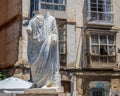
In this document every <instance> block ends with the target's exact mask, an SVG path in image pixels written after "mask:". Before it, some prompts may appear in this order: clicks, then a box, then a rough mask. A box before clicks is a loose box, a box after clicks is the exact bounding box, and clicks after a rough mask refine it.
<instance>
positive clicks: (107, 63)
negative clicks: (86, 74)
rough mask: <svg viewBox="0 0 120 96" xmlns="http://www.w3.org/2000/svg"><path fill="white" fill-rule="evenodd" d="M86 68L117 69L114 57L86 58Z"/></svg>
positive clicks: (92, 56)
mask: <svg viewBox="0 0 120 96" xmlns="http://www.w3.org/2000/svg"><path fill="white" fill-rule="evenodd" d="M87 63H88V65H87V68H102V69H113V68H116V67H117V63H116V56H107V55H100V56H99V55H98V56H97V55H90V56H87Z"/></svg>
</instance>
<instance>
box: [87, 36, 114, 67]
mask: <svg viewBox="0 0 120 96" xmlns="http://www.w3.org/2000/svg"><path fill="white" fill-rule="evenodd" d="M89 47H90V49H89V50H90V56H88V62H89V63H90V62H91V64H93V65H94V64H95V66H97V65H102V64H113V63H115V62H116V45H115V35H102V34H100V35H99V34H91V35H90V46H89ZM89 60H90V61H89Z"/></svg>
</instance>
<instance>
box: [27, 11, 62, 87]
mask: <svg viewBox="0 0 120 96" xmlns="http://www.w3.org/2000/svg"><path fill="white" fill-rule="evenodd" d="M27 32H28V47H27V53H28V54H27V55H28V62H29V64H30V65H31V74H32V80H33V82H34V83H35V84H37V86H38V87H41V86H44V85H51V86H60V85H61V84H60V82H61V77H60V74H59V68H60V64H59V53H58V52H59V51H58V32H57V26H56V20H55V18H54V17H53V16H51V15H50V14H49V13H46V14H45V15H43V16H42V15H38V14H37V15H35V16H34V17H33V18H32V19H31V20H30V22H29V25H28V28H27ZM48 82H50V83H49V84H48Z"/></svg>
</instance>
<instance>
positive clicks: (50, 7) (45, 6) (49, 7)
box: [41, 4, 53, 9]
mask: <svg viewBox="0 0 120 96" xmlns="http://www.w3.org/2000/svg"><path fill="white" fill-rule="evenodd" d="M41 8H42V9H53V5H51V4H41Z"/></svg>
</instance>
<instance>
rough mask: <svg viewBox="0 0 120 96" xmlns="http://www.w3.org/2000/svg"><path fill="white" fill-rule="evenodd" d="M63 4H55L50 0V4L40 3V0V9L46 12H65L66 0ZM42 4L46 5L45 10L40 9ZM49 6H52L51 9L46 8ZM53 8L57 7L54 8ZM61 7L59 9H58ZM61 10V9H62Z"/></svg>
mask: <svg viewBox="0 0 120 96" xmlns="http://www.w3.org/2000/svg"><path fill="white" fill-rule="evenodd" d="M63 2H64V3H63V4H61V3H55V2H54V0H52V2H46V1H41V0H40V4H39V5H40V9H48V10H57V11H66V0H63ZM42 4H44V5H46V8H42ZM48 5H49V6H52V7H51V8H48ZM55 6H57V7H58V9H57V7H56V8H55ZM60 6H61V7H60ZM62 8H63V9H62Z"/></svg>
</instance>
